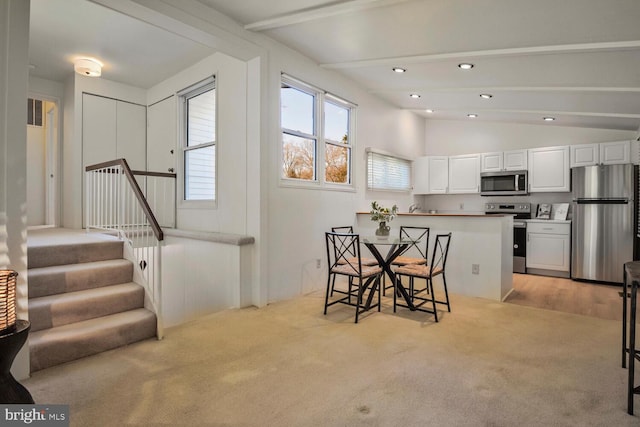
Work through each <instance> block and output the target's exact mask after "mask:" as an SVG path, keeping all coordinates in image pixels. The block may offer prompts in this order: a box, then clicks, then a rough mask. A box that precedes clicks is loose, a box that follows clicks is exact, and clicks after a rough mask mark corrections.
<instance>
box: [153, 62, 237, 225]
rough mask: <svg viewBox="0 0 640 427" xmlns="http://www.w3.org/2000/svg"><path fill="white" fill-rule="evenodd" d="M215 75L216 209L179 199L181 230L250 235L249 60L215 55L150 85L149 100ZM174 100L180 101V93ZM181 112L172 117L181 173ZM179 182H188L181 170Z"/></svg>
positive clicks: (160, 98) (164, 96) (178, 109)
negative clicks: (184, 202) (247, 197)
mask: <svg viewBox="0 0 640 427" xmlns="http://www.w3.org/2000/svg"><path fill="white" fill-rule="evenodd" d="M212 75H215V76H216V92H217V102H218V105H217V108H216V111H217V113H216V114H217V118H216V119H217V141H216V157H217V158H216V162H217V163H216V165H217V171H216V176H217V207H216V208H198V207H195V208H194V207H188V206H186V205H181V203H180V200H178V209H177V215H176V219H177V228H181V229H187V230H199V231H212V232H224V233H236V234H247V199H246V192H247V179H248V178H247V175H248V174H247V63H246V62H244V61H239V60H237V59H234V58H232V57H230V56H228V55H224V54H221V53H216V54H214V55H211V56H210V57H208V58H205V59H204V60H202V61H200V62H198V63H197V64H195V65H193V66H191V67H189V68H187V69H185V70H184V71H182V72H180V73H178V74H176V75H175V76H173V77H171V78H169V79H167V80H165V81H164V82H162V83H160V84H158V85H156V86H154V87H152V88H151V89H149V91H148V96H147V104H148V105H149V104H153V103H155V102H158V101H160V100H162V99H165V98H167V97H168V96H172V95H174V97H175V94H176V92H179V91H181V90H182V89H185V88H187V87H189V86H192V85H193V84H195V83H198V82H199V81H202V80H204V79H206V78H207V77H210V76H212ZM174 102H176V103H177V102H179V100H178V99H177V97H175V101H174ZM176 105H177V104H176ZM176 112H177V114H176V116H175V117H173V120H174V121H175V122H176V126H175V129H176V135H175V140H176V162H177V163H178V168H177V171H180V170H181V167H180V163H181V159H180V156H179V147H180V145H179V144H180V135H179V133H180V126H179V120H178V114H180V113H179V112H180V108H176ZM177 185H178V186H181V185H183V181H182V177H181V176H180V174H179V176H178V182H177ZM179 193H180V192H179V191H178V194H179Z"/></svg>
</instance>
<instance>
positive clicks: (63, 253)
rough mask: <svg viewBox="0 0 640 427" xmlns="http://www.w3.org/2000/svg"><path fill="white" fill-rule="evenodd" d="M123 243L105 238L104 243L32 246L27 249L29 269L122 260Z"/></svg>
mask: <svg viewBox="0 0 640 427" xmlns="http://www.w3.org/2000/svg"><path fill="white" fill-rule="evenodd" d="M122 250H123V243H122V241H121V240H118V239H115V238H112V237H110V238H107V237H105V238H104V240H102V241H94V242H82V243H69V244H55V245H30V246H29V247H28V249H27V255H28V260H29V269H32V268H40V267H49V266H52V265H63V264H77V263H84V262H92V261H104V260H108V259H117V258H122Z"/></svg>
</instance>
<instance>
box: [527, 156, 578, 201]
mask: <svg viewBox="0 0 640 427" xmlns="http://www.w3.org/2000/svg"><path fill="white" fill-rule="evenodd" d="M528 163H529V168H528V169H529V192H531V193H534V192H566V191H570V181H569V178H570V174H569V172H570V169H569V147H544V148H534V149H531V150H529V152H528Z"/></svg>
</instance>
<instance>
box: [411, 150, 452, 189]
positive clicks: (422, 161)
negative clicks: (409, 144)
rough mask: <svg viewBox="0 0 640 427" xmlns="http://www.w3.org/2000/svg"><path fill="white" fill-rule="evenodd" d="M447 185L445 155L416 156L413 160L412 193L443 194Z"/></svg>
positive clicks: (447, 171)
mask: <svg viewBox="0 0 640 427" xmlns="http://www.w3.org/2000/svg"><path fill="white" fill-rule="evenodd" d="M448 186H449V158H448V157H447V156H425V157H418V158H417V159H416V160H414V162H413V194H444V193H446V192H447V188H448Z"/></svg>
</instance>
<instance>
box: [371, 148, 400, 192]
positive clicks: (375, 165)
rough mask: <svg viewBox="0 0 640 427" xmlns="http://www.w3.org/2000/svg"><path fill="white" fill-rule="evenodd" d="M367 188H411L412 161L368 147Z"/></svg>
mask: <svg viewBox="0 0 640 427" xmlns="http://www.w3.org/2000/svg"><path fill="white" fill-rule="evenodd" d="M367 189H368V190H386V191H410V190H411V161H410V160H407V159H404V158H402V157H397V156H394V155H391V154H386V153H382V152H379V151H375V150H371V149H367Z"/></svg>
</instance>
